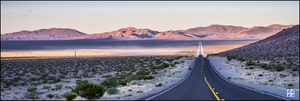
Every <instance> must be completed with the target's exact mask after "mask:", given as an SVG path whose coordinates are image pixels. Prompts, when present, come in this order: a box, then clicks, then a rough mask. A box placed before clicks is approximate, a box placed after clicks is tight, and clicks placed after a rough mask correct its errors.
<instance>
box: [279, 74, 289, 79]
mask: <svg viewBox="0 0 300 101" xmlns="http://www.w3.org/2000/svg"><path fill="white" fill-rule="evenodd" d="M286 76H287V75H284V74H279V77H281V78H284V77H286Z"/></svg>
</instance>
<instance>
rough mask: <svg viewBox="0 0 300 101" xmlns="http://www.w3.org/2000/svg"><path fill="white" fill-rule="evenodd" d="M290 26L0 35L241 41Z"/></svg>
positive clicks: (11, 35) (44, 31)
mask: <svg viewBox="0 0 300 101" xmlns="http://www.w3.org/2000/svg"><path fill="white" fill-rule="evenodd" d="M291 26H292V25H278V24H274V25H270V26H268V27H253V28H244V27H239V26H225V25H211V26H208V27H197V28H191V29H187V30H177V31H174V30H169V31H164V32H158V31H155V30H150V29H136V28H133V27H128V28H121V29H119V30H117V31H112V32H105V33H96V34H85V33H82V32H79V31H76V30H74V29H62V28H51V29H41V30H35V31H20V32H14V33H7V34H3V35H1V41H5V40H75V39H120V40H152V39H168V40H240V39H263V38H266V37H268V36H270V35H273V34H275V33H277V32H279V31H281V30H283V29H286V28H289V27H291Z"/></svg>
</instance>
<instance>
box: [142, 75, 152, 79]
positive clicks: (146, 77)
mask: <svg viewBox="0 0 300 101" xmlns="http://www.w3.org/2000/svg"><path fill="white" fill-rule="evenodd" d="M154 78H155V77H154V76H152V75H149V76H145V77H144V78H143V79H144V80H147V79H154Z"/></svg>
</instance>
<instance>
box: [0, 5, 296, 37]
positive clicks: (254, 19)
mask: <svg viewBox="0 0 300 101" xmlns="http://www.w3.org/2000/svg"><path fill="white" fill-rule="evenodd" d="M212 24H221V25H234V26H243V27H247V28H251V27H253V26H268V25H271V24H284V25H291V24H293V25H295V24H299V1H1V34H5V33H11V32H18V31H22V30H28V31H33V30H39V29H48V28H71V29H76V30H78V31H80V32H83V33H86V34H94V33H102V32H110V31H115V30H118V29H120V28H126V27H129V26H131V27H135V28H148V29H151V30H157V31H167V30H180V29H182V30H183V29H188V28H194V27H206V26H209V25H212Z"/></svg>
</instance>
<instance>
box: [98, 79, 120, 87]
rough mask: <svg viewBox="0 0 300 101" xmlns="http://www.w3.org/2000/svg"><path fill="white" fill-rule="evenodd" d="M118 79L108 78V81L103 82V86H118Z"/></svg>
mask: <svg viewBox="0 0 300 101" xmlns="http://www.w3.org/2000/svg"><path fill="white" fill-rule="evenodd" d="M117 81H118V79H117V78H116V77H111V78H108V79H106V80H104V81H103V82H101V85H103V86H106V87H113V86H116V85H117V84H118V83H117Z"/></svg>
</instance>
